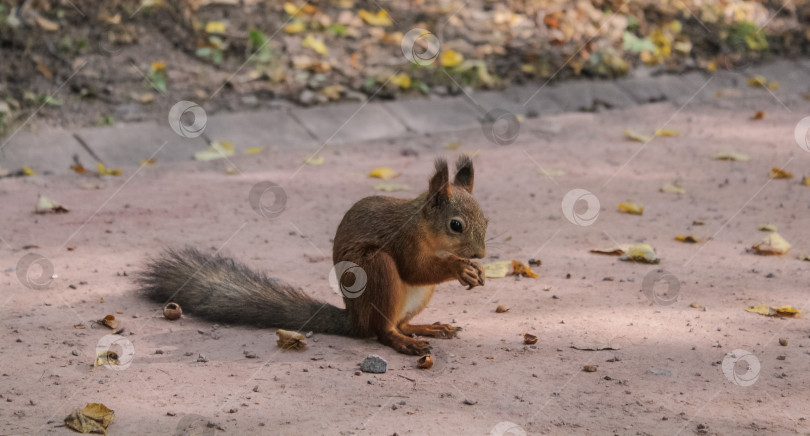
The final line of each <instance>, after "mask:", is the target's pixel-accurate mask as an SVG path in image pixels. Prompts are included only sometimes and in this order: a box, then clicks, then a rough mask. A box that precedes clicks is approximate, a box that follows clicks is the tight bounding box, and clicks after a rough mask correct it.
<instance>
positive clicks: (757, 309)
mask: <svg viewBox="0 0 810 436" xmlns="http://www.w3.org/2000/svg"><path fill="white" fill-rule="evenodd" d="M745 311H746V312H751V313H758V314H760V315H765V316H779V317H786V318H793V317H796V316H798V315H799V314H800V313H801V311H800V310H799V309H796V308H794V307H793V306H790V305H787V306H769V305H767V304H759V305H756V306H750V307H746V308H745Z"/></svg>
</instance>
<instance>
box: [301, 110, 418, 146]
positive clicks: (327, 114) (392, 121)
mask: <svg viewBox="0 0 810 436" xmlns="http://www.w3.org/2000/svg"><path fill="white" fill-rule="evenodd" d="M290 115H292V116H293V117H294V118H295V119H296V120H297V121H298V122H299V123H301V125H303V126H304V128H305V129H306V130H307V131H308V132H310V133H311V134H312V135H314V136H315V138H317V140H318V142H319V145H321V144H324V143H329V144H337V143H342V142H349V141H368V140H372V139H379V138H386V137H391V136H397V135H400V134H403V133H405V132H406V131H407V129H406V127H405V125H404V124H403V123H401V122H400V121H399V120H397V117H396V116H395V115H393V114H391V113H390V112H388V111H387V110H386V105H384V104H379V103H341V104H335V105H331V106H323V107H315V108H309V109H293V110H292V111H290Z"/></svg>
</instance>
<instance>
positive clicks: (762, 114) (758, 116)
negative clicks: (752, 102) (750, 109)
mask: <svg viewBox="0 0 810 436" xmlns="http://www.w3.org/2000/svg"><path fill="white" fill-rule="evenodd" d="M751 119H752V120H764V119H765V111H757V112H756V113H755V114H754V116H753V117H751Z"/></svg>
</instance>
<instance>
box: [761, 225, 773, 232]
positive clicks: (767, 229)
mask: <svg viewBox="0 0 810 436" xmlns="http://www.w3.org/2000/svg"><path fill="white" fill-rule="evenodd" d="M757 230H759V231H760V232H775V231H776V225H775V224H760V225H758V226H757Z"/></svg>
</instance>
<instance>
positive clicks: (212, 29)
mask: <svg viewBox="0 0 810 436" xmlns="http://www.w3.org/2000/svg"><path fill="white" fill-rule="evenodd" d="M205 33H219V34H223V33H225V23H223V22H222V21H209V22H208V23H206V25H205Z"/></svg>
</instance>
